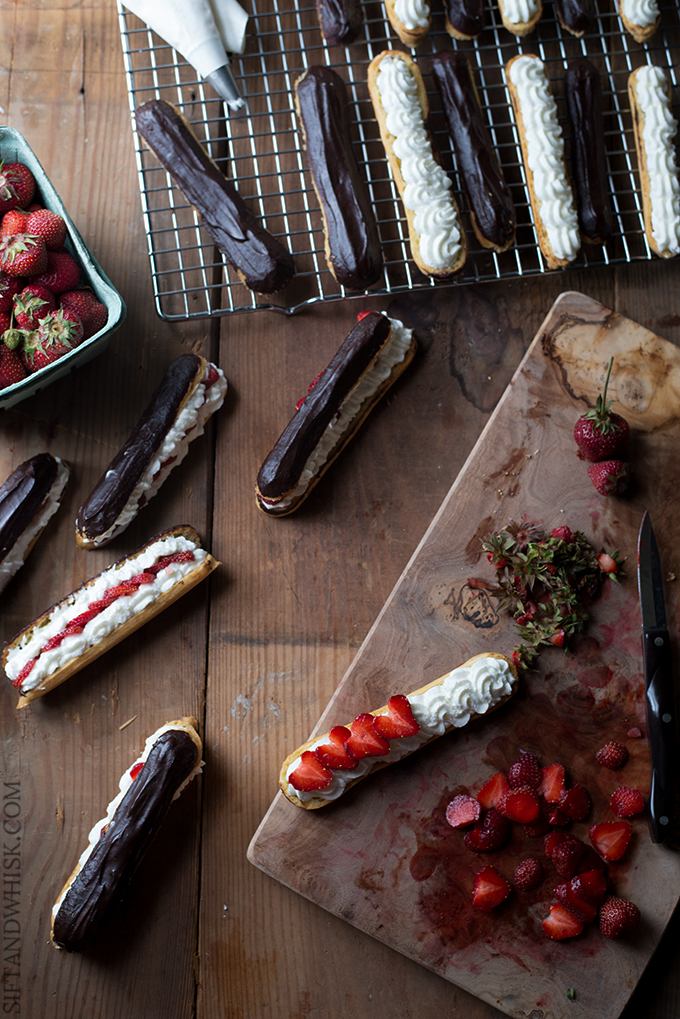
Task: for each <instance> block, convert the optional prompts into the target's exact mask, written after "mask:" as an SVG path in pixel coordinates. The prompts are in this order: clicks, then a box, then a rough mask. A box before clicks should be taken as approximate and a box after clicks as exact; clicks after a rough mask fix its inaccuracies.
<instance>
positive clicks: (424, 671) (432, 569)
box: [248, 293, 680, 1019]
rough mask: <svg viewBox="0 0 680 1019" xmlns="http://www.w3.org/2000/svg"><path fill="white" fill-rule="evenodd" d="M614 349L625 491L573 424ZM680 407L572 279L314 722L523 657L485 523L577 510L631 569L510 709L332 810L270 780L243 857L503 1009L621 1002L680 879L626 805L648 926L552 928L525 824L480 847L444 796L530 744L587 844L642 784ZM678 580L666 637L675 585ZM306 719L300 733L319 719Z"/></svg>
mask: <svg viewBox="0 0 680 1019" xmlns="http://www.w3.org/2000/svg"><path fill="white" fill-rule="evenodd" d="M612 354H613V355H614V357H615V362H614V372H613V380H612V382H611V383H610V391H609V395H610V396H612V397H613V398H614V399H616V400H617V403H616V405H615V409H616V410H617V411H619V412H620V413H622V414H623V415H624V416H625V417H626V418H627V419H628V421H629V423H630V425H631V429H632V437H631V442H630V448H629V459H630V460H631V463H632V466H633V476H634V480H633V483H632V485H631V487H630V490H629V493H627V494H626V495H625V496H624V497H621V498H603V497H601V496H599V495H598V494H597V493H596V491H595V489H594V488H593V487H592V485H591V484H590V481H589V480H588V477H587V474H586V465H585V464H584V463H583V462H582V461H581V460H579V459H578V457H577V456H576V447H575V444H574V441H573V436H572V432H573V427H574V423H575V421H576V419H577V418H578V416H579V415H580V414H582V413H583V412H584V410H586V409H587V408H588V407H589V406H592V405H594V402H595V398H596V396H597V393H598V392H599V390H600V388H601V386H602V383H603V380H604V374H605V369H606V365H607V363H608V360H609V357H610V356H611V355H612ZM679 409H680V351H678V349H677V348H675V347H673V346H672V345H671V344H669V343H667V342H666V341H664V340H663V339H660V338H659V337H657V336H655V335H653V334H652V333H650V332H649V331H648V330H646V329H643V328H642V327H640V326H639V325H636V324H635V323H634V322H631V321H629V320H628V319H626V318H623V317H622V316H621V315H618V314H616V313H614V312H612V311H610V310H608V309H607V308H604V307H603V306H602V305H600V304H598V303H596V302H595V301H593V300H591V299H590V298H588V297H585V296H583V295H581V294H577V293H565V294H563V295H561V297H560V298H559V299H558V300H557V301H556V302H555V304H554V305H553V307H552V309H551V310H550V312H549V314H548V316H547V318H546V319H545V322H544V323H543V325H542V327H541V328H540V330H539V332H538V334H537V335H536V337H535V339H534V341H533V342H532V344H531V346H530V348H529V350H528V352H527V354H526V356H525V358H524V360H523V361H522V363H521V364H520V366H519V368H518V369H517V372H516V373H515V375H514V377H513V379H512V381H511V383H510V385H509V386H508V389H507V391H506V392H505V394H504V396H503V398H502V399H501V401H500V403H499V404H498V406H497V408H496V410H495V412H494V414H493V416H492V417H491V419H490V420H489V423H488V425H487V427H486V428H485V430H484V432H483V433H482V435H481V437H480V439H479V441H478V443H477V445H476V446H475V448H474V450H473V451H472V453H471V455H470V457H469V459H468V460H467V462H466V464H465V466H464V467H463V470H462V471H461V473H460V475H459V476H458V478H457V479H456V481H455V483H454V484H453V486H452V488H451V490H450V492H449V494H448V495H447V497H446V499H445V500H444V503H443V504H442V506H441V509H440V510H439V512H438V513H437V515H436V516H435V518H434V520H433V522H432V524H431V525H430V528H429V529H428V531H427V533H426V534H425V537H424V538H423V540H422V542H421V543H420V545H419V547H418V548H417V550H416V552H415V553H414V555H413V557H412V559H411V561H410V563H409V564H408V566H407V567H406V569H405V571H404V573H403V574H402V576H401V578H400V580H399V581H398V583H397V585H396V587H395V588H394V591H393V592H392V594H391V595H390V597H389V599H388V601H387V603H386V604H385V606H384V608H383V610H382V612H381V613H380V615H379V617H378V619H377V620H376V622H375V624H374V626H373V628H372V629H371V631H370V633H369V634H368V636H367V638H366V640H365V642H364V644H363V645H362V647H361V649H360V651H359V653H358V654H357V656H356V658H355V660H354V662H353V664H352V666H351V667H350V669H349V670H348V672H347V673H346V675H345V677H344V678H343V680H342V682H341V684H340V686H339V687H338V689H337V691H336V693H335V695H334V696H333V698H332V700H331V702H330V703H329V705H328V707H327V709H326V711H325V712H324V714H323V715H322V717H321V718H320V720H319V723H318V725H317V727H316V730H315V732H324V731H326V730H328V729H329V728H330V727H331V726H332V725H334V724H346V723H348V722H349V721H350V720H351V719H352V718H354V717H355V715H356V714H358V713H359V712H361V711H366V710H370V709H371V708H375V707H378V706H379V705H381V704H384V703H385V702H386V700H387V698H388V697H389V696H390V695H391V694H393V693H408V692H409V691H410V690H414V689H416V688H418V687H420V686H422V685H423V684H425V683H428V682H430V681H431V680H433V679H435V678H437V677H438V676H441V675H443V674H444V673H446V672H448V671H449V670H450V669H451V668H453V667H455V666H457V665H459V664H460V663H462V662H463V661H465V660H466V659H467V658H469V657H470V656H471V655H473V654H476V653H478V652H480V651H484V650H497V651H501V652H504V653H506V654H511V652H512V647H513V645H514V644H515V642H516V638H515V635H514V627H513V624H512V621H510V620H508V619H507V618H505V617H503V616H501V615H499V614H498V612H497V611H496V606H495V603H494V602H493V601H492V600H490V599H489V598H488V596H487V595H486V594H485V593H484V592H483V591H480V590H477V589H475V588H474V587H471V586H470V585H469V584H468V579H469V578H471V577H472V578H474V577H480V578H486V579H488V580H492V579H493V572H492V571H491V568H490V567H489V565H488V563H487V561H486V557H485V556H483V555H482V553H481V547H480V540H479V539H480V537H482V536H483V535H485V534H487V533H488V532H489V531H491V530H494V529H497V528H499V527H502V526H503V525H504V524H506V523H508V522H509V521H510V520H512V519H515V520H519V519H521V518H522V517H523V516H524V515H525V514H526V516H527V517H528V518H530V519H532V520H537V521H539V522H541V524H542V525H543V526H544V527H545V528H546V529H547V530H550V529H552V528H553V527H556V526H559V525H562V524H567V525H569V526H570V527H571V528H572V529H579V530H582V531H584V532H585V534H586V535H587V537H588V538H589V539H590V540H591V541H592V543H593V544H594V545H597V546H600V545H604V546H606V547H607V548H609V549H612V548H618V550H619V553H620V554H621V555H622V556H624V557H625V559H626V576H625V577H624V579H623V582H622V583H621V584H620V585H614V584H611V585H606V587H605V592H604V595H603V597H602V598H601V599H600V601H599V602H598V603H596V605H595V606H594V607H593V618H592V622H591V623H590V625H589V627H588V629H587V631H586V633H585V634H584V635H583V636H581V637H580V638H579V639H578V640H577V641H576V643H575V646H574V653H573V654H571V655H565V654H564V653H563V652H562V651H558V650H557V649H555V650H553V649H551V650H550V651H548V652H545V653H544V654H543V655H542V656H541V659H540V662H539V666H538V669H537V670H536V671H534V672H529V673H526V674H525V675H524V677H523V678H522V682H521V686H520V690H519V692H518V694H517V695H516V696H515V697H514V698H513V700H512V701H511V702H510V703H509V704H507V705H506V706H505V707H504V708H502V709H500V710H499V711H497V712H495V713H494V714H492V715H491V716H489V718H487V719H484V720H482V721H479V722H477V723H475V724H473V725H470V726H469V728H466V729H463V730H461V731H460V732H458V733H455V734H452V735H449V736H446V737H444V738H442V739H440V740H438V741H435V742H434V743H433V744H431V745H430V746H429V747H427V748H425V749H423V750H421V751H419V752H418V753H417V754H415V755H413V756H412V757H410V758H408V759H407V760H406V761H405V762H401V763H400V764H397V765H393V766H391V767H388V768H386V769H384V770H381V771H379V772H378V773H376V774H375V775H373V776H372V777H370V778H369V779H368V780H366V781H364V782H360V783H359V784H358V785H357V786H356V787H354V788H353V789H352V790H351V791H350V792H349V793H347V794H346V795H345V796H344V797H343V798H342V799H340V800H339V801H338V802H337V803H335V804H332V805H330V806H327V807H324V808H322V809H321V810H317V811H304V810H300V809H298V808H296V807H294V806H293V805H292V804H290V803H289V802H288V801H287V800H286V799H285V798H284V797H283V795H282V794H281V793H279V794H277V796H276V798H275V800H274V801H273V803H272V805H271V807H270V809H269V811H268V813H267V814H266V816H265V818H264V820H263V821H262V823H261V825H260V827H259V829H258V831H257V832H256V834H255V836H254V837H253V840H252V842H251V845H250V848H249V851H248V856H249V859H250V860H251V862H252V863H254V864H255V865H256V866H257V867H260V868H261V869H262V870H264V871H265V872H266V873H268V874H270V875H271V876H272V877H274V878H276V879H277V880H278V881H281V882H283V883H284V884H285V885H287V886H288V887H290V888H292V889H293V890H295V891H296V892H299V893H300V894H301V895H304V896H306V897H307V898H308V899H311V900H312V901H313V902H315V903H317V904H318V905H320V906H322V907H323V908H324V909H327V910H329V911H330V912H331V913H334V914H336V915H337V916H340V917H342V918H343V919H345V920H347V921H348V922H349V923H351V924H353V925H354V926H356V927H358V928H359V929H361V930H363V931H365V932H366V933H367V934H370V935H371V936H373V937H375V938H378V939H379V940H380V941H382V942H384V943H385V944H387V945H390V946H391V947H392V948H394V949H396V950H397V951H399V952H402V953H403V954H404V955H406V956H408V957H410V958H411V959H415V960H416V961H418V962H420V963H422V965H424V966H426V967H427V968H428V969H430V970H433V971H434V972H436V973H439V974H440V975H441V976H442V977H444V978H445V979H447V980H450V981H452V982H453V983H455V984H457V985H459V986H460V987H463V988H465V989H466V990H467V991H469V992H471V993H472V994H474V995H477V996H478V997H479V998H481V999H483V1000H484V1001H487V1002H489V1003H491V1004H492V1005H494V1006H495V1007H497V1008H498V1009H500V1010H502V1011H503V1012H505V1013H507V1014H508V1015H511V1016H517V1017H520V1016H522V1017H525V1016H529V1015H530V1016H531V1017H532V1019H541V1017H554V1019H561V1017H563V1016H564V1017H567V1016H568V1017H569V1019H581V1017H583V1019H585V1017H587V1019H599V1017H606V1019H613V1017H616V1016H618V1015H619V1014H620V1012H621V1011H622V1009H623V1007H624V1005H625V1004H626V1001H627V1000H628V998H629V997H630V995H631V993H632V991H633V989H634V987H635V985H636V983H637V981H638V979H639V977H640V976H641V974H642V972H643V970H644V968H645V966H646V965H647V963H648V962H649V959H650V958H651V956H652V953H653V952H654V950H655V948H656V946H657V945H658V943H659V940H660V938H661V935H662V933H663V931H664V928H665V926H666V924H667V922H668V920H669V918H670V916H671V914H672V912H673V910H674V908H675V906H676V903H677V901H678V897H679V895H680V855H679V854H677V853H676V852H675V851H673V850H672V849H670V848H668V847H666V846H664V847H659V846H656V845H654V844H653V843H652V842H651V840H650V838H649V834H648V831H647V825H646V821H645V820H644V819H636V820H635V821H634V836H633V840H632V842H631V845H630V847H629V849H628V851H627V854H626V856H625V857H624V860H622V861H621V862H620V863H619V864H612V865H611V866H610V876H611V881H612V885H613V887H614V889H615V890H616V891H617V892H618V893H619V894H621V895H623V896H624V897H626V898H630V899H632V900H633V901H634V902H635V903H636V904H637V905H638V906H639V907H640V909H641V912H642V922H641V924H640V927H639V928H638V930H637V931H636V932H635V934H634V935H632V936H628V937H627V938H626V939H625V940H620V941H616V942H613V941H608V940H606V939H605V938H603V937H602V936H601V935H600V934H599V932H598V931H597V929H595V928H593V927H592V926H591V927H588V928H586V931H585V932H584V934H582V935H581V936H580V937H578V938H575V939H572V940H570V941H562V942H553V941H551V940H549V939H547V938H546V937H545V935H544V934H543V931H542V928H541V921H542V920H543V918H544V917H545V916H546V915H547V913H548V906H549V904H550V902H552V901H554V896H553V894H552V891H553V888H554V886H555V885H556V884H557V883H559V880H560V879H559V878H558V877H557V875H556V873H555V871H554V868H553V867H552V865H551V864H550V863H548V862H547V861H546V860H545V857H544V856H543V846H542V840H540V839H538V840H536V839H534V840H531V839H528V838H527V837H526V836H525V835H524V834H523V833H520V832H519V829H518V826H514V828H515V829H517V830H516V831H515V832H514V834H513V838H512V841H511V844H510V846H509V848H508V849H507V850H505V851H503V852H501V853H494V854H485V855H482V856H477V855H475V854H474V853H472V852H470V851H469V850H468V849H467V848H466V847H465V845H464V843H463V839H462V834H461V833H460V832H457V831H454V830H453V829H451V828H450V827H449V826H448V825H447V824H446V822H445V817H444V811H445V808H446V804H447V803H448V801H449V800H450V799H451V797H452V796H453V795H455V794H456V793H458V792H471V793H473V794H474V793H475V792H476V791H477V790H478V789H479V788H480V787H481V786H482V784H483V783H484V782H485V781H486V779H487V778H488V777H489V776H490V775H491V774H492V773H493V772H494V771H497V770H499V769H507V767H508V766H509V765H510V764H511V762H512V761H513V760H514V759H515V758H516V756H517V753H518V751H519V749H520V748H522V749H527V750H531V751H533V752H534V753H536V754H537V756H538V757H539V759H540V760H541V762H542V763H543V764H544V765H547V764H550V763H552V762H553V761H555V760H560V761H562V763H563V764H564V765H565V766H566V768H567V773H568V778H569V779H570V781H571V782H574V783H575V782H581V783H583V784H584V785H585V786H586V787H587V788H588V790H589V792H590V794H591V798H592V800H593V811H592V814H591V816H590V817H589V818H588V819H587V821H585V822H581V823H579V824H574V825H573V828H572V830H573V832H574V834H576V835H578V836H579V837H581V838H583V839H584V840H586V841H587V830H588V827H589V825H590V824H591V823H593V821H594V820H604V819H611V817H612V816H613V815H612V814H611V812H610V810H609V807H608V800H609V797H610V795H611V793H612V791H613V790H614V789H615V788H616V787H617V786H618V785H629V786H634V787H638V788H640V789H642V791H643V792H645V793H646V792H647V791H648V781H649V760H648V752H647V743H646V739H645V738H644V735H643V736H642V738H637V739H636V738H632V737H628V736H627V732H628V730H629V729H630V728H631V727H633V726H638V727H639V728H640V729H641V730H642V732H643V734H644V732H645V720H644V703H643V675H642V663H641V658H640V614H639V607H638V600H637V580H636V573H635V567H636V544H637V534H638V529H639V525H640V520H641V517H642V513H643V511H644V509H645V508H649V510H650V513H651V516H652V521H653V524H654V528H655V531H656V535H657V539H658V542H659V547H660V550H661V555H662V560H663V563H664V566H665V568H666V570H667V572H668V574H669V576H670V574H671V572H674V573H675V574H677V575H678V577H679V578H680V557H678V555H677V553H676V551H675V550H676V549H677V548H678V547H679V541H680V513H679V512H678V508H679V507H678V492H677V479H678V476H679V468H680V420H679V417H680V415H679V414H678V411H679ZM666 586H667V601H668V618H669V627H670V628H671V633H672V635H674V636H675V635H677V633H678V626H679V624H680V618H679V616H680V613H679V602H680V599H679V598H678V595H677V594H676V591H677V589H678V587H679V586H680V579H679V580H678V581H677V582H676V583H672V582H669V583H668V584H667V585H666ZM676 650H677V640H676ZM675 665H676V675H680V672H678V662H677V660H676V663H675ZM299 735H300V740H299V742H300V743H302V742H303V741H304V740H305V739H306V738H307V737H308V735H309V734H308V733H300V734H299ZM608 739H615V740H619V741H621V742H623V743H625V744H626V745H627V746H628V748H629V750H630V761H629V763H628V764H627V765H626V767H625V768H624V769H623V771H621V772H618V773H613V772H610V771H607V770H606V769H603V768H601V767H599V766H598V765H597V764H596V763H595V761H594V754H595V752H596V750H597V749H598V748H599V747H600V746H601V745H602V744H603V743H604V742H606V740H608ZM293 749H294V747H291V748H290V750H293ZM272 781H274V776H272ZM527 855H536V856H538V857H539V858H540V859H541V860H542V861H543V862H544V863H545V869H546V877H545V880H544V882H543V884H542V885H541V886H540V887H539V888H537V889H535V890H534V891H532V892H524V893H522V892H519V891H516V890H515V891H513V892H512V894H511V896H510V898H509V899H508V900H507V901H506V903H504V904H503V905H502V906H501V907H499V908H498V909H497V910H495V911H494V912H493V913H490V914H484V913H480V912H479V911H478V910H474V909H473V908H472V907H471V890H472V882H473V877H474V874H475V872H476V871H477V870H478V869H479V868H480V866H483V865H484V864H486V863H493V864H494V865H495V866H496V867H497V868H498V870H500V871H501V873H503V874H504V875H505V876H506V877H508V878H511V877H512V874H513V871H514V868H515V866H516V864H517V862H518V861H519V860H520V859H522V858H524V857H525V856H527ZM328 948H329V965H332V950H333V946H332V945H329V946H328ZM572 989H573V995H574V1000H570V996H571V991H572ZM568 993H569V997H568Z"/></svg>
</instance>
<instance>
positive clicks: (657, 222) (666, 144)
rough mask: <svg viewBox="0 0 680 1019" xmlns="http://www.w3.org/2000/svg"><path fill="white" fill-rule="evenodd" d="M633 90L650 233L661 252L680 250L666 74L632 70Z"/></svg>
mask: <svg viewBox="0 0 680 1019" xmlns="http://www.w3.org/2000/svg"><path fill="white" fill-rule="evenodd" d="M635 94H636V96H637V101H638V105H639V108H640V113H641V114H642V117H643V121H642V142H643V145H644V150H645V168H646V170H647V178H648V180H647V187H648V188H649V202H650V205H651V233H652V237H653V238H654V243H655V244H656V245H657V248H658V250H659V251H661V252H668V253H670V254H672V255H677V254H678V252H680V184H679V183H678V167H677V162H676V158H675V135H676V132H677V128H678V124H677V121H676V120H675V117H674V116H673V113H672V112H671V103H670V98H669V96H668V84H667V81H666V76H665V74H664V72H663V70H662V69H661V68H660V67H650V66H645V67H641V68H639V70H638V71H636V72H635Z"/></svg>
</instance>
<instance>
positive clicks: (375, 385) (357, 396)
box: [259, 312, 413, 509]
mask: <svg viewBox="0 0 680 1019" xmlns="http://www.w3.org/2000/svg"><path fill="white" fill-rule="evenodd" d="M383 314H384V312H383ZM390 323H391V326H392V333H391V335H390V338H389V340H388V341H387V343H386V344H385V346H384V347H383V348H382V350H381V351H380V353H379V354H378V356H377V358H376V359H375V361H374V362H373V366H372V367H371V368H369V370H368V371H367V372H365V373H364V375H363V376H362V377H361V378H360V379H359V381H358V382H357V384H356V386H355V387H354V389H351V390H350V391H349V393H348V394H347V396H346V397H345V399H344V400H343V401H342V403H341V404H340V407H339V408H338V412H337V414H336V415H335V417H334V418H332V419H331V421H330V422H329V423H328V426H327V427H326V430H325V432H324V433H323V435H322V436H321V438H320V439H319V441H318V443H317V445H316V447H315V449H314V451H313V452H312V454H311V455H310V457H309V459H308V460H307V463H306V464H305V466H304V469H303V471H302V473H301V474H300V480H299V481H298V484H297V487H296V488H295V489H294V490H293V491H292V492H290V493H289V494H288V495H286V496H285V497H284V498H283V499H266V498H265V497H264V496H263V495H260V496H259V499H260V500H261V502H262V503H263V504H264V505H265V506H276V508H277V509H287V508H288V507H289V506H290V505H291V503H292V502H293V501H294V500H296V499H298V498H299V497H300V496H301V495H303V494H304V493H305V492H306V491H307V489H308V488H309V485H310V483H311V481H312V479H313V478H314V477H315V476H316V475H317V474H318V473H319V471H320V470H321V468H322V467H323V465H324V464H325V463H326V461H327V460H328V457H329V456H330V455H331V453H332V451H333V450H334V449H335V448H336V446H337V445H338V444H339V443H340V442H341V440H342V438H343V437H344V435H345V434H346V432H347V430H348V428H350V426H351V425H352V424H353V423H354V422H355V421H356V419H357V417H359V415H360V413H361V411H362V408H363V407H364V405H365V404H366V402H367V401H368V400H370V399H372V397H373V396H374V395H375V393H376V391H377V390H378V389H379V387H380V386H381V385H382V384H383V382H384V381H385V380H386V379H388V378H389V377H390V375H391V373H392V370H393V369H394V366H395V365H397V364H399V363H400V362H401V361H403V360H404V358H405V357H406V354H407V352H408V350H409V349H410V347H411V339H412V336H413V330H412V329H407V328H406V326H405V325H404V323H403V322H400V321H399V320H398V319H396V318H391V319H390Z"/></svg>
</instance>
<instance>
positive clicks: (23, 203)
mask: <svg viewBox="0 0 680 1019" xmlns="http://www.w3.org/2000/svg"><path fill="white" fill-rule="evenodd" d="M34 194H35V177H34V176H33V174H32V173H31V171H30V169H29V168H28V167H27V166H26V165H25V164H24V163H2V164H0V215H1V214H2V213H4V212H9V210H10V209H25V208H26V207H27V206H28V205H29V204H30V202H31V200H32V198H33V195H34Z"/></svg>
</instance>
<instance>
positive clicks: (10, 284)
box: [0, 272, 26, 311]
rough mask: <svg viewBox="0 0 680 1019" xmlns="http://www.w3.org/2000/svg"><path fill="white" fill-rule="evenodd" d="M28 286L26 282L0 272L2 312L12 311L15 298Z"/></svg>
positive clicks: (0, 309)
mask: <svg viewBox="0 0 680 1019" xmlns="http://www.w3.org/2000/svg"><path fill="white" fill-rule="evenodd" d="M25 286H26V280H24V279H21V278H20V277H16V276H8V275H7V273H6V272H0V311H11V310H12V307H13V306H14V297H15V295H16V294H18V293H20V292H21V291H22V290H23V289H24V287H25Z"/></svg>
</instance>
